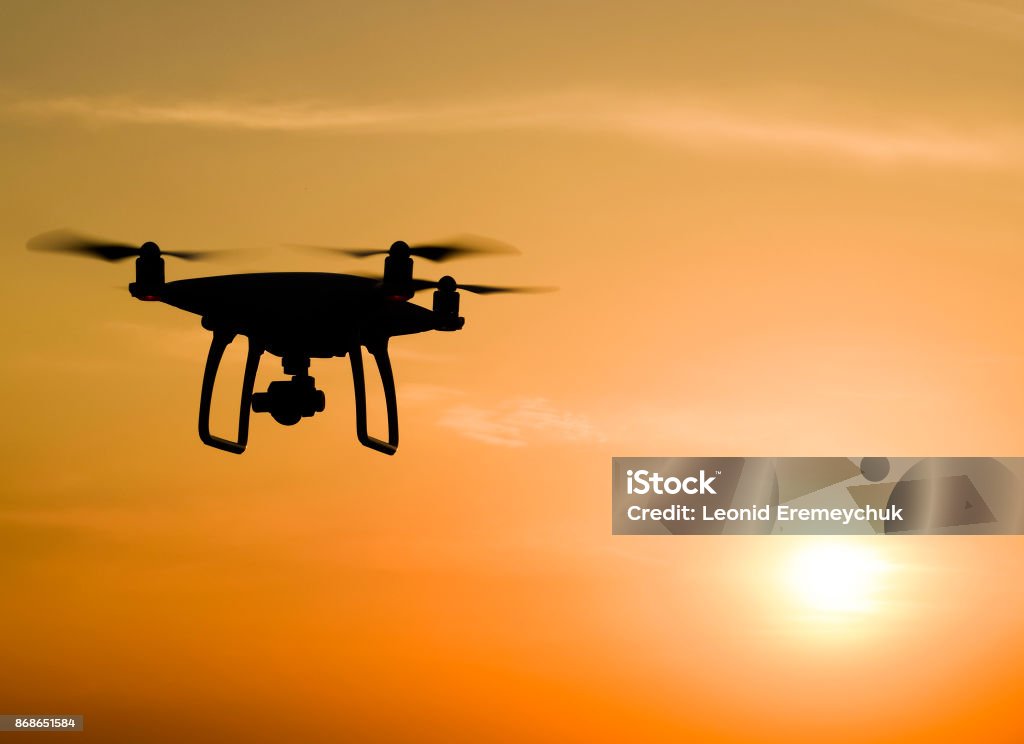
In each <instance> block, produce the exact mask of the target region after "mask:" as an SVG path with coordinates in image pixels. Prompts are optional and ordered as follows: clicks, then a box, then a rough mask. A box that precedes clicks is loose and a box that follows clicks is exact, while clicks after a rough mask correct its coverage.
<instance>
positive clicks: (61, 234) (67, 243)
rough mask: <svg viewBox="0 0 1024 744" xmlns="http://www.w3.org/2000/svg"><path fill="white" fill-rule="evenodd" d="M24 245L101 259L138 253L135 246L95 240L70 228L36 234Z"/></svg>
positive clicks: (38, 249)
mask: <svg viewBox="0 0 1024 744" xmlns="http://www.w3.org/2000/svg"><path fill="white" fill-rule="evenodd" d="M26 247H27V248H28V249H29V250H30V251H45V252H50V253H71V254H76V255H80V256H88V257H90V258H98V259H100V260H103V261H120V260H122V259H125V258H130V257H132V256H136V255H138V253H139V249H138V247H137V246H133V245H128V244H126V243H110V242H107V241H104V240H97V239H94V238H89V237H86V236H84V235H79V234H77V233H73V232H71V231H70V230H51V231H49V232H45V233H42V234H41V235H36V236H35V237H34V238H32V239H30V240H29V241H28V243H27V244H26Z"/></svg>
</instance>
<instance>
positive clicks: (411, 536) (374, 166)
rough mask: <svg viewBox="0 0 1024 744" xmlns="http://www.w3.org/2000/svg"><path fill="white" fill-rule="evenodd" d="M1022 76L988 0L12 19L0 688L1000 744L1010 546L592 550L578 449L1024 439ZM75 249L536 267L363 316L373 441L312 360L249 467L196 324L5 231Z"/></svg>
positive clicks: (232, 706) (41, 694) (514, 738)
mask: <svg viewBox="0 0 1024 744" xmlns="http://www.w3.org/2000/svg"><path fill="white" fill-rule="evenodd" d="M1022 91H1024V4H1022V3H1021V2H1016V1H1011V0H1002V1H1000V0H991V1H985V2H982V1H978V2H974V1H971V0H928V1H925V0H851V1H850V2H843V3H823V2H815V1H812V0H801V1H797V0H790V1H787V2H777V3H757V2H750V1H749V0H747V1H740V0H719V1H718V2H659V3H654V2H643V1H634V2H629V3H585V2H534V1H533V0H524V1H523V2H519V3H504V2H475V3H470V2H432V3H417V2H376V3H358V4H357V3H345V2H326V1H325V2H302V3H295V2H255V3H229V2H221V1H218V0H210V1H208V2H204V3H185V2H128V1H127V0H123V1H120V2H115V1H107V2H92V3H82V2H72V1H71V0H68V1H66V2H49V1H46V0H42V1H41V0H33V1H29V0H4V2H3V3H2V4H0V164H2V165H0V245H2V246H3V251H4V271H3V275H4V280H3V291H2V292H0V312H2V313H3V315H4V317H5V318H6V320H5V322H4V323H3V324H2V327H0V334H2V335H0V340H2V342H3V345H4V349H5V354H6V357H5V364H4V365H3V366H2V367H0V390H2V391H3V393H2V395H3V397H2V402H3V408H4V411H5V416H6V418H5V421H6V425H5V426H4V427H3V455H2V457H3V470H4V478H3V484H4V485H3V488H2V490H0V589H2V592H3V596H2V602H0V714H14V713H82V714H84V715H85V717H86V727H87V729H88V732H89V733H87V734H86V737H87V738H89V739H92V740H96V741H151V742H164V741H166V742H176V741H183V740H190V741H211V742H212V741H229V740H238V741H261V742H262V741H266V742H276V741H309V742H319V741H323V742H328V741H341V740H347V741H379V742H386V741H387V742H389V741H417V742H420V741H437V742H452V741H509V742H522V741H558V742H595V741H650V742H676V741H692V742H750V741H764V742H786V743H793V744H796V743H803V742H808V743H810V742H815V743H817V742H823V741H831V742H837V743H842V742H861V741H878V742H885V741H902V742H922V743H924V742H927V743H928V744H932V743H934V742H966V741H970V742H978V743H981V744H988V743H998V744H1002V743H1007V744H1008V743H1010V742H1019V741H1021V740H1022V739H1024V718H1022V716H1021V713H1020V700H1021V698H1022V696H1024V673H1022V671H1021V669H1022V668H1024V641H1022V638H1024V636H1022V629H1024V582H1022V580H1021V570H1022V569H1021V566H1024V541H1022V540H1024V538H994V537H989V538H952V537H946V538H922V537H906V538H898V537H878V538H873V539H863V540H860V539H858V540H846V541H839V543H841V545H840V548H841V549H842V550H847V549H849V550H852V551H854V552H853V555H854V556H855V557H856V559H857V560H858V561H860V562H865V561H866V562H868V563H870V565H872V566H875V567H877V568H878V570H877V571H874V572H873V573H872V574H871V576H870V585H869V586H867V587H866V588H864V592H865V599H864V601H863V602H858V603H857V605H856V606H855V607H852V608H850V607H846V608H845V609H841V610H838V611H837V610H835V609H834V608H825V609H822V607H821V606H815V596H813V595H808V594H807V593H806V592H805V591H803V588H805V587H803V585H802V584H801V583H800V582H801V580H800V578H799V577H800V576H801V574H799V571H797V573H796V574H794V570H796V569H794V565H797V566H799V565H803V564H801V562H804V563H806V562H807V561H811V562H812V563H813V562H814V561H815V560H816V556H821V555H829V551H830V550H835V549H836V543H837V540H836V539H832V540H831V541H829V540H827V539H824V538H822V539H819V540H809V539H808V540H804V539H795V538H782V537H767V538H742V537H740V538H725V537H719V538H714V537H707V538H696V537H672V538H655V537H640V536H637V537H622V536H619V537H613V536H612V535H611V518H610V517H611V515H610V508H609V507H610V487H609V475H610V470H611V458H612V457H613V456H625V455H638V456H639V455H643V456H703V455H718V456H726V455H738V456H743V455H764V456H802V455H854V456H856V455H861V454H872V455H890V456H896V455H905V456H911V455H920V456H924V455H951V456H955V455H976V456H995V455H1000V456H1019V455H1024V433H1022V423H1021V422H1022V421H1024V386H1022V384H1021V380H1022V379H1024V351H1022V349H1021V343H1020V333H1021V330H1020V329H1021V322H1020V319H1021V316H1022V313H1024V298H1022V296H1021V291H1020V288H1021V282H1020V277H1021V276H1022V274H1024V251H1022V250H1021V248H1022V245H1024V243H1022V240H1024V96H1022V95H1021V92H1022ZM61 227H69V228H74V229H77V230H81V231H83V232H86V233H89V234H95V235H99V236H102V237H107V238H111V239H114V240H124V241H134V242H139V243H141V242H142V241H146V240H154V241H156V242H158V243H160V244H161V246H163V247H164V248H167V249H183V250H187V249H196V250H205V249H252V250H250V251H247V252H243V253H239V254H238V255H236V256H232V257H229V258H227V259H225V260H223V261H221V262H219V263H216V264H213V263H209V264H189V263H184V262H172V260H170V259H169V260H168V265H167V273H168V278H169V279H173V278H182V277H191V276H202V275H205V274H208V273H232V272H250V271H289V270H301V271H338V272H346V271H366V270H375V269H379V268H380V265H381V264H380V263H374V262H373V261H372V260H367V261H364V262H360V261H356V260H350V259H344V258H336V257H331V256H327V257H324V256H318V255H315V254H311V253H309V252H303V251H297V250H293V249H288V248H286V247H283V244H287V243H319V244H336V245H355V246H368V247H386V246H387V245H389V244H390V243H391V242H392V241H394V240H399V239H403V240H408V241H410V242H412V241H426V240H434V239H442V238H446V237H449V236H452V235H454V234H458V233H463V232H470V233H478V234H482V235H487V236H492V237H494V238H497V239H500V240H503V241H507V242H509V243H511V244H513V245H515V246H517V247H518V248H519V249H520V250H521V252H522V255H521V256H518V257H514V258H508V257H494V258H486V259H473V260H466V261H465V262H462V263H458V264H450V265H446V266H445V267H443V268H438V267H436V266H433V265H430V264H427V263H425V262H419V263H417V273H418V274H419V275H420V276H424V277H427V278H436V277H438V276H440V275H441V274H442V273H446V272H451V273H453V274H454V275H455V277H456V278H457V279H459V280H460V281H465V282H491V283H498V284H538V285H555V286H558V287H560V291H559V292H558V293H556V294H545V295H536V296H515V297H503V296H495V297H475V296H464V297H463V299H462V310H463V315H464V316H465V317H466V319H467V320H466V327H465V329H464V330H463V331H462V332H461V333H457V334H424V335H422V336H417V337H409V338H401V339H397V340H396V341H394V342H393V344H392V357H393V360H394V364H395V371H396V377H397V383H398V393H399V408H400V415H401V424H402V429H401V431H402V445H401V448H400V450H399V452H398V453H397V455H396V456H395V457H393V458H388V457H384V456H382V455H380V454H378V453H375V452H372V451H370V450H368V449H365V448H363V447H360V446H359V444H358V443H357V441H356V439H355V424H354V420H353V404H352V399H351V398H352V393H351V380H350V377H349V372H348V362H347V360H338V359H335V360H331V361H324V360H319V361H315V362H314V364H313V368H312V370H311V372H312V374H314V375H315V376H316V378H317V382H318V385H319V387H321V388H322V389H323V390H325V392H326V394H327V410H326V411H325V412H324V413H323V414H322V415H319V416H317V417H316V418H314V419H312V420H307V421H303V422H302V423H301V424H299V425H298V426H296V427H293V428H285V427H281V426H278V425H276V424H275V423H274V422H273V421H271V420H270V419H269V417H267V416H265V415H262V414H258V415H254V417H253V424H252V431H251V438H250V446H249V449H248V451H247V452H246V453H245V454H244V455H242V456H241V457H236V456H233V455H229V454H226V453H223V452H219V451H216V450H213V449H210V448H207V447H204V446H202V445H201V444H200V442H199V440H198V437H197V435H196V409H197V405H198V397H199V386H200V381H201V376H202V364H203V360H204V356H205V353H206V348H207V345H208V343H209V336H208V334H207V333H206V332H204V331H203V330H202V329H201V327H200V325H199V319H198V318H196V317H195V316H190V315H187V314H185V313H183V312H180V311H176V310H174V309H172V308H170V307H167V306H164V305H159V304H155V303H139V302H136V301H134V300H132V299H131V298H130V297H129V295H128V292H127V288H126V286H127V283H128V282H129V281H131V280H132V279H133V278H134V277H133V270H132V266H131V263H130V262H126V263H124V264H103V263H99V262H88V261H84V260H80V259H76V258H62V257H55V256H47V255H40V254H38V253H30V252H28V251H26V250H25V243H26V241H27V240H28V239H29V238H30V237H32V236H34V235H36V234H38V233H41V232H44V231H46V230H50V229H54V228H61ZM449 267H450V268H449ZM420 300H421V301H423V302H425V303H429V295H426V296H424V295H421V296H420ZM232 351H233V352H235V353H236V355H237V352H238V350H237V349H233V350H232ZM239 358H240V357H237V356H236V358H233V360H232V365H230V366H229V369H228V370H226V372H227V373H228V374H226V375H225V378H224V380H223V385H219V386H218V393H225V398H223V399H222V400H220V401H218V411H217V423H218V425H219V427H220V429H221V430H224V429H226V428H228V427H229V426H230V421H231V418H230V417H231V411H230V409H229V403H230V402H231V400H233V399H234V397H235V393H234V390H233V389H232V388H231V387H230V385H232V384H237V383H238V378H239V377H240V372H239V368H238V362H239ZM280 376H281V374H280V366H279V364H278V363H277V360H276V359H273V358H271V357H269V356H268V357H265V358H264V364H263V367H262V369H261V376H260V381H259V383H258V385H259V389H265V386H266V384H267V383H268V382H269V381H271V380H273V379H275V378H280ZM228 392H230V399H231V400H228V397H227V393H228ZM221 402H223V403H224V405H223V406H220V403H221ZM371 413H377V414H378V420H379V414H380V413H381V412H380V409H379V408H377V409H373V410H371ZM378 428H379V426H378ZM794 576H795V577H796V579H794ZM794 582H795V583H796V584H797V585H796V586H794ZM43 738H46V737H45V736H44V737H43Z"/></svg>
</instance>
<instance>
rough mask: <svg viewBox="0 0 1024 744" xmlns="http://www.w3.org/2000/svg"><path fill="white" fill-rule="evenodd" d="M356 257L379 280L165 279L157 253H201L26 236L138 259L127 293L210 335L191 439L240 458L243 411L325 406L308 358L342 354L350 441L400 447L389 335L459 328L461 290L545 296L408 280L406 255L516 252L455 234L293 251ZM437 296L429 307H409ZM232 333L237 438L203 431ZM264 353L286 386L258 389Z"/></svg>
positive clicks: (286, 276) (319, 276) (65, 236)
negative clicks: (187, 316)
mask: <svg viewBox="0 0 1024 744" xmlns="http://www.w3.org/2000/svg"><path fill="white" fill-rule="evenodd" d="M301 247H306V248H312V249H317V250H321V251H329V252H333V253H335V254H341V255H345V256H349V257H355V258H366V257H370V256H380V255H385V256H386V258H385V260H384V273H383V275H382V276H372V275H359V274H334V273H325V272H273V273H251V274H226V275H221V276H206V277H201V278H196V279H179V280H177V281H167V280H166V279H165V276H164V257H165V256H169V257H173V258H179V259H184V260H189V261H194V260H199V259H204V258H207V257H209V256H210V255H211V254H210V253H209V252H195V251H162V250H161V249H160V248H159V246H157V244H156V243H143V244H142V245H141V246H135V245H131V244H126V243H113V242H108V241H103V240H97V239H93V238H89V237H85V236H82V235H79V234H77V233H74V232H71V231H68V230H54V231H51V232H47V233H43V234H42V235H37V236H36V237H34V238H32V239H31V240H29V241H28V248H29V249H30V250H38V251H49V252H58V253H68V254H73V255H79V256H85V257H90V258H97V259H100V260H103V261H122V260H125V259H128V258H132V257H135V281H134V282H132V283H131V284H129V285H128V291H129V292H130V294H131V296H132V297H134V298H135V299H137V300H141V301H143V302H162V303H164V304H165V305H170V306H171V307H176V308H178V309H180V310H184V311H186V312H189V313H193V314H195V315H198V316H200V317H201V318H202V326H203V328H205V329H206V330H208V331H210V332H211V333H212V334H213V338H212V341H211V343H210V350H209V353H208V354H207V357H206V367H205V371H204V373H203V384H202V389H201V393H200V397H199V438H200V440H202V442H203V443H204V444H206V445H209V446H210V447H215V448H216V449H219V450H224V451H225V452H231V453H234V454H241V453H242V452H244V451H245V448H246V444H247V443H248V439H249V413H250V410H251V411H252V412H254V413H269V414H270V416H271V417H272V418H273V419H274V420H275V421H276V422H277V423H279V424H282V425H284V426H293V425H295V424H297V423H298V422H299V421H301V420H302V419H304V418H310V417H312V416H314V415H316V414H317V413H321V412H322V411H323V410H324V407H325V403H326V398H325V396H324V393H323V391H322V390H318V389H317V387H316V380H315V379H314V378H313V377H311V376H310V374H309V365H310V360H311V359H313V358H317V359H321V358H326V359H330V358H333V357H345V356H348V358H349V363H350V365H351V368H352V383H353V387H354V389H355V414H356V436H357V438H358V440H359V442H360V444H362V445H364V446H365V447H369V448H370V449H373V450H376V451H377V452H382V453H384V454H386V455H393V454H395V452H396V451H397V449H398V405H397V396H396V394H395V378H394V374H393V372H392V369H391V359H390V357H389V356H388V342H389V341H390V339H391V338H393V337H395V336H406V335H410V334H414V333H425V332H427V331H442V332H453V331H459V330H461V329H462V327H463V325H464V324H465V318H462V317H461V316H460V315H459V292H460V291H463V292H470V293H472V294H478V295H490V294H500V293H523V292H538V291H549V290H550V288H542V287H498V286H491V285H484V284H458V283H456V281H455V279H453V278H452V277H451V276H444V277H442V278H441V279H439V280H436V281H435V280H429V279H420V278H414V277H413V259H414V258H422V259H425V260H427V261H434V262H443V261H448V260H451V259H455V258H463V257H468V256H473V255H487V254H507V253H515V252H516V251H515V249H513V248H511V247H510V246H506V245H504V244H501V243H498V242H497V241H490V240H487V239H485V238H473V237H469V238H463V239H461V240H455V241H448V242H444V243H439V244H423V245H409V244H408V243H405V242H403V241H397V242H395V243H393V244H392V245H391V247H390V248H389V249H386V250H377V249H359V248H336V247H330V246H308V245H307V246H301ZM426 289H433V290H434V294H433V303H432V306H431V307H429V308H428V307H423V306H421V305H417V304H415V303H413V302H412V301H411V300H412V299H413V297H414V296H415V294H416V293H417V292H419V291H421V290H426ZM238 336H243V337H245V338H247V339H248V342H249V343H248V352H247V355H246V361H245V373H244V376H243V380H242V392H241V400H240V406H239V414H238V433H237V435H236V437H235V439H234V440H231V439H226V438H222V437H219V436H216V435H214V434H212V433H211V431H210V406H211V402H212V398H213V387H214V382H215V381H216V379H217V371H218V369H219V368H220V363H221V359H222V357H223V356H224V351H225V349H227V347H228V346H229V345H230V344H231V343H232V341H234V340H235V339H236V338H237V337H238ZM363 348H365V349H366V350H367V351H368V352H369V353H370V355H371V356H372V357H373V358H374V360H375V362H376V366H377V372H378V374H379V375H380V379H381V383H382V385H383V389H384V400H385V402H386V404H387V428H388V430H387V439H386V440H384V439H378V438H376V437H373V436H371V435H370V434H369V433H368V431H367V421H366V383H365V375H364V370H363V351H362V350H363ZM264 352H267V353H270V354H272V355H273V356H276V357H280V359H281V366H282V370H283V374H284V375H286V376H288V377H289V378H290V379H285V380H276V381H274V382H271V383H270V384H269V386H268V388H267V390H266V391H265V392H258V393H254V392H253V388H254V386H255V383H256V372H257V370H258V369H259V364H260V359H261V358H262V356H263V354H264Z"/></svg>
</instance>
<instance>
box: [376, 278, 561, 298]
mask: <svg viewBox="0 0 1024 744" xmlns="http://www.w3.org/2000/svg"><path fill="white" fill-rule="evenodd" d="M357 276H361V277H363V278H364V279H373V280H374V281H378V282H383V281H384V277H382V276H380V275H379V274H357ZM439 283H440V281H439V280H436V279H413V280H412V288H413V290H415V291H416V292H422V291H423V290H425V289H437V286H438V284H439ZM455 286H456V289H457V290H462V291H466V292H470V293H472V294H478V295H490V294H542V293H545V292H557V291H558V287H498V286H494V285H491V284H456V285H455Z"/></svg>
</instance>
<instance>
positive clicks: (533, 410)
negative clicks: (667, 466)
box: [439, 398, 604, 447]
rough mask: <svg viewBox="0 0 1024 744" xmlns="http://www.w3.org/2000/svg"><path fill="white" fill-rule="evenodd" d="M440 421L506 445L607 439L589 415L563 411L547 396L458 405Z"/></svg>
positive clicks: (480, 439)
mask: <svg viewBox="0 0 1024 744" xmlns="http://www.w3.org/2000/svg"><path fill="white" fill-rule="evenodd" d="M439 423H440V425H441V426H445V427H448V428H451V429H454V430H456V431H457V432H459V433H460V434H462V435H463V436H465V437H468V438H469V439H475V440H476V441H478V442H486V443H487V444H495V445H499V446H502V447H523V446H525V445H527V444H530V443H537V442H570V443H582V442H595V441H603V440H604V437H603V436H601V434H600V432H598V431H597V429H596V428H595V427H594V426H593V425H592V424H591V423H590V421H589V420H588V419H587V418H586V417H584V416H580V415H578V414H574V413H570V412H568V411H563V410H559V409H558V408H555V407H554V406H553V405H552V404H551V402H550V401H548V400H546V399H544V398H518V399H515V400H510V401H506V402H504V403H501V404H499V405H498V406H496V407H494V408H482V407H479V406H472V405H460V406H455V407H453V408H451V409H450V410H449V411H448V412H447V413H446V414H445V415H444V416H443V417H442V418H441V420H440V421H439Z"/></svg>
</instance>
